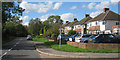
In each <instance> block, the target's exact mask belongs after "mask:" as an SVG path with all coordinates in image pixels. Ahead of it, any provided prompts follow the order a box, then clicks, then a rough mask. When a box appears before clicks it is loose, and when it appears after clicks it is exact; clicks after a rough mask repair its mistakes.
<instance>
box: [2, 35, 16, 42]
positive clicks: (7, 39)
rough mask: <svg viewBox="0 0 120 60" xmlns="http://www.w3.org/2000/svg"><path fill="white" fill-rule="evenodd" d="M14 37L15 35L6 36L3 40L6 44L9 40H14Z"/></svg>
mask: <svg viewBox="0 0 120 60" xmlns="http://www.w3.org/2000/svg"><path fill="white" fill-rule="evenodd" d="M14 39H15V37H14V36H9V37H6V38H4V39H3V40H2V44H5V43H7V42H10V41H12V40H14Z"/></svg>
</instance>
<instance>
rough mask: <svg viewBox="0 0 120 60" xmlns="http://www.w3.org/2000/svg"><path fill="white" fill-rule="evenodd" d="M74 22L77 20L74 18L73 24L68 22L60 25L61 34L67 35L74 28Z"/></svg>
mask: <svg viewBox="0 0 120 60" xmlns="http://www.w3.org/2000/svg"><path fill="white" fill-rule="evenodd" d="M76 22H78V20H77V18H74V21H73V22H68V21H67V22H66V23H65V24H63V25H62V32H63V33H64V34H68V32H69V31H70V30H72V29H73V28H74V24H75V23H76Z"/></svg>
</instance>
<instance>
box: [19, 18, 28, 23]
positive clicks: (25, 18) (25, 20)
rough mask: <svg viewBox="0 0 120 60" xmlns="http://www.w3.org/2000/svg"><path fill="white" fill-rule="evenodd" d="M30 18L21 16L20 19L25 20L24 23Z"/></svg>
mask: <svg viewBox="0 0 120 60" xmlns="http://www.w3.org/2000/svg"><path fill="white" fill-rule="evenodd" d="M28 19H29V16H24V17H20V20H23V23H24V22H25V21H26V20H28Z"/></svg>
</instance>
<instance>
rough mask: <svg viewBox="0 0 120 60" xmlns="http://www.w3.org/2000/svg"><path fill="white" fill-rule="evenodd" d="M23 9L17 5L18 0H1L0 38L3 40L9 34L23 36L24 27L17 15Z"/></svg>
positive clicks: (24, 32)
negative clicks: (0, 23) (16, 0)
mask: <svg viewBox="0 0 120 60" xmlns="http://www.w3.org/2000/svg"><path fill="white" fill-rule="evenodd" d="M24 10H25V9H23V8H21V7H19V3H18V2H2V35H3V36H2V38H3V42H4V41H7V39H6V38H9V37H10V36H24V34H27V31H26V29H25V28H24V26H23V25H22V24H21V22H22V20H20V19H19V18H20V17H19V16H22V13H23V12H24Z"/></svg>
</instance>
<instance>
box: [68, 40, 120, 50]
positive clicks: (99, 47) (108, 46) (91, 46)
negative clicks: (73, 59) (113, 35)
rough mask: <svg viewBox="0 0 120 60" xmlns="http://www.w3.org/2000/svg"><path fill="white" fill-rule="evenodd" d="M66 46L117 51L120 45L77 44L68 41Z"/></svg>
mask: <svg viewBox="0 0 120 60" xmlns="http://www.w3.org/2000/svg"><path fill="white" fill-rule="evenodd" d="M67 44H68V45H72V46H75V47H79V48H86V49H118V48H119V46H120V44H115V43H113V44H112V43H78V42H70V41H68V42H67Z"/></svg>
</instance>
